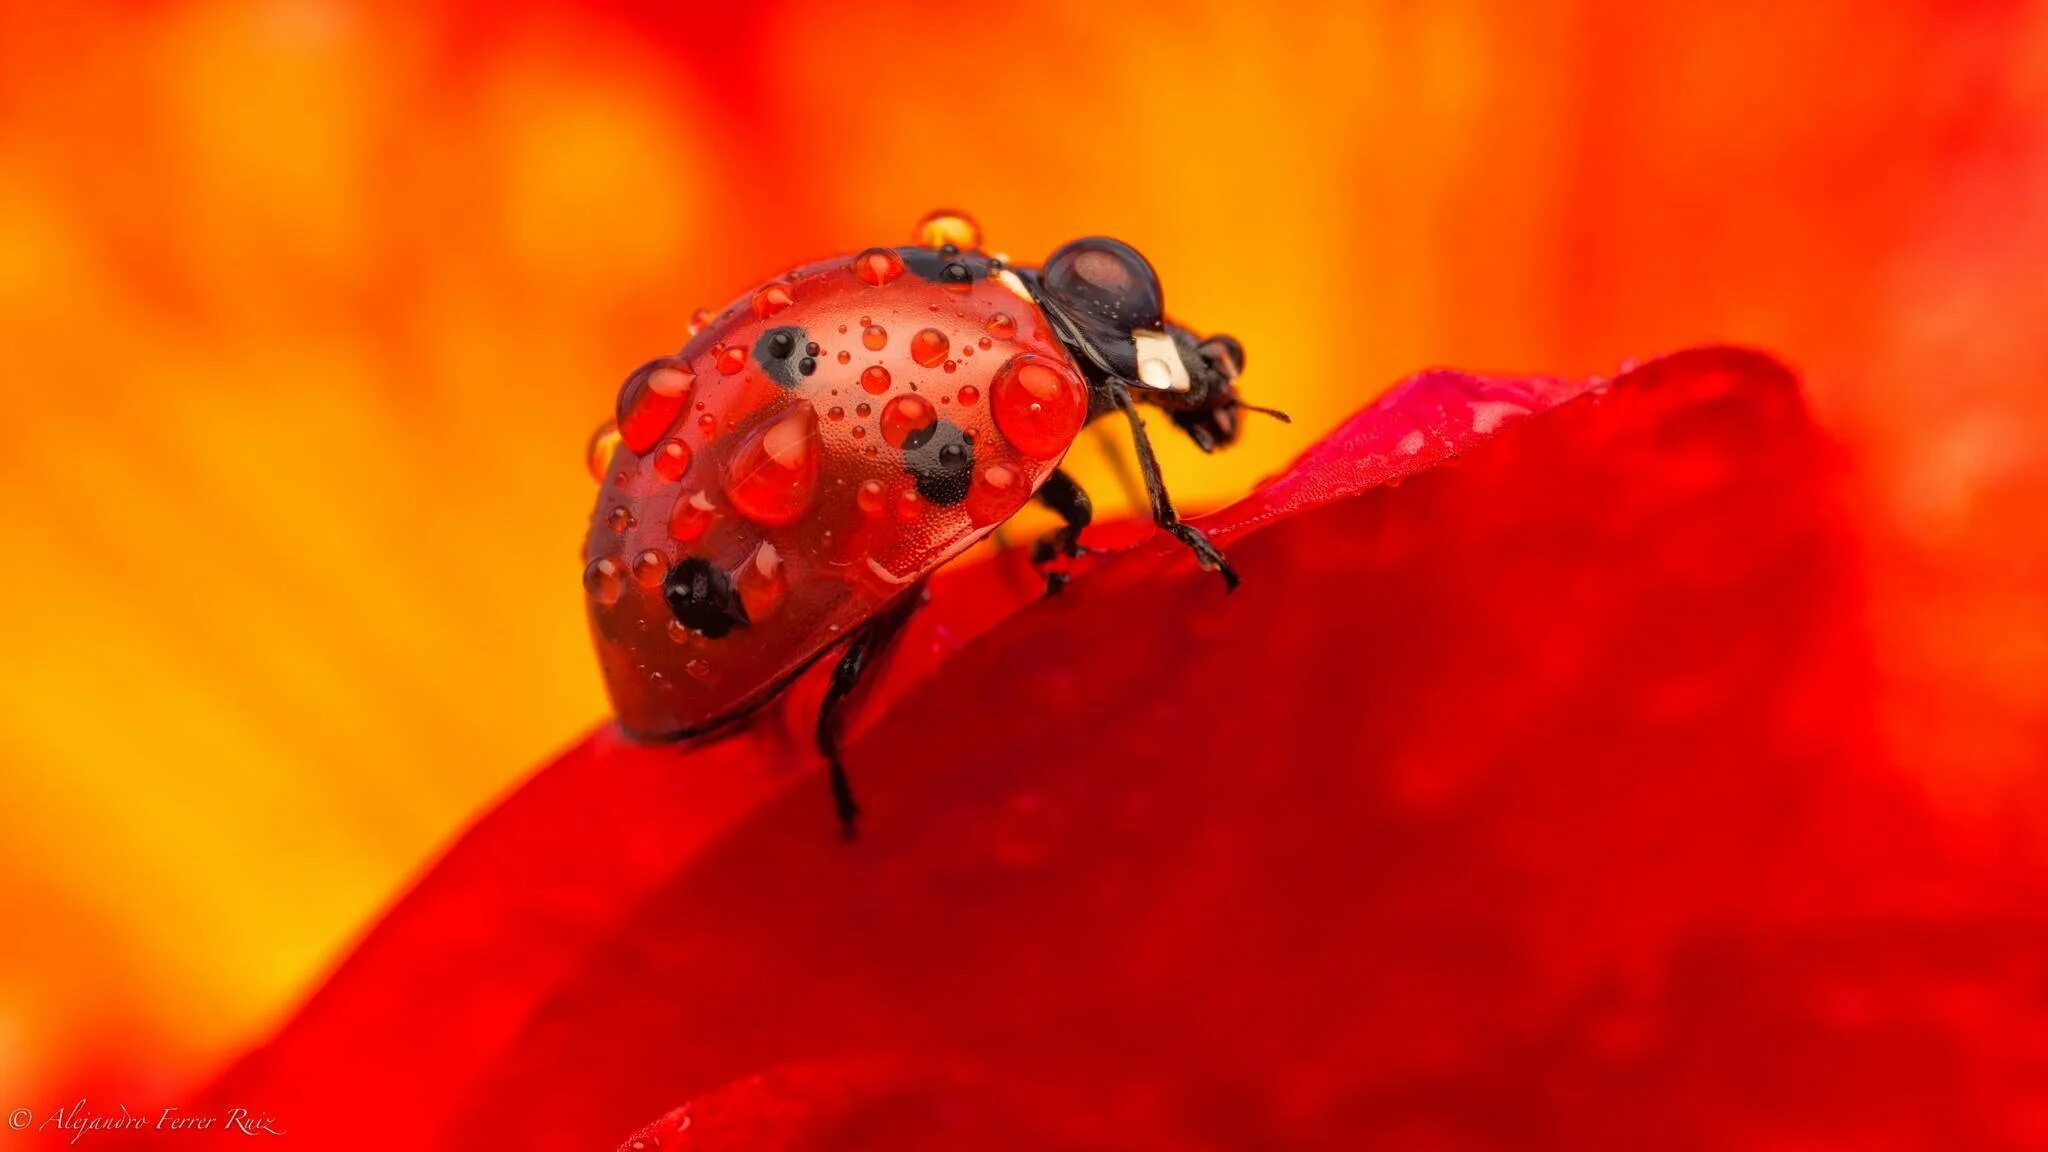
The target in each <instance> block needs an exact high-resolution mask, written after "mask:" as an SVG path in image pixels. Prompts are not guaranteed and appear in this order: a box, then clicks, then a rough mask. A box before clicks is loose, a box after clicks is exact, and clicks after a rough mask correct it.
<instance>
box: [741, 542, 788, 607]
mask: <svg viewBox="0 0 2048 1152" xmlns="http://www.w3.org/2000/svg"><path fill="white" fill-rule="evenodd" d="M739 590H740V603H741V604H742V605H744V606H745V607H746V610H747V619H749V620H752V621H754V622H755V623H759V622H760V621H763V620H766V619H768V618H769V617H770V616H773V615H775V610H776V609H778V608H780V607H782V602H783V600H785V599H787V598H788V596H789V575H788V573H787V572H786V571H784V569H783V564H782V554H781V553H779V552H777V551H776V550H775V545H773V544H770V543H768V542H767V541H765V540H764V541H762V542H761V546H760V547H759V548H756V549H754V555H753V557H752V558H750V559H749V560H748V561H747V563H746V564H745V565H744V566H743V567H741V569H740V579H739Z"/></svg>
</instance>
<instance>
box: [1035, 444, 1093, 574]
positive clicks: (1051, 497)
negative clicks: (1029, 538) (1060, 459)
mask: <svg viewBox="0 0 2048 1152" xmlns="http://www.w3.org/2000/svg"><path fill="white" fill-rule="evenodd" d="M1038 502H1039V503H1040V504H1043V505H1045V506H1046V507H1047V508H1050V509H1052V510H1053V512H1054V513H1056V514H1057V515H1058V516H1059V518H1060V519H1062V520H1064V521H1066V523H1065V524H1064V525H1063V526H1061V527H1058V528H1055V529H1053V530H1052V531H1050V532H1048V533H1046V534H1045V535H1043V536H1041V537H1039V538H1038V541H1037V542H1036V543H1035V544H1033V545H1032V546H1031V563H1032V566H1033V567H1035V568H1037V569H1038V571H1039V574H1040V575H1042V576H1044V577H1045V594H1046V595H1047V596H1055V595H1058V594H1059V591H1060V589H1062V588H1065V587H1066V586H1067V578H1068V576H1069V575H1070V573H1068V572H1066V571H1064V570H1060V569H1054V568H1049V567H1048V565H1050V564H1052V562H1053V561H1055V560H1057V559H1060V558H1061V557H1065V558H1066V559H1068V560H1072V559H1073V558H1074V557H1076V556H1079V555H1081V554H1083V553H1085V552H1086V551H1088V550H1087V549H1086V548H1083V547H1081V530H1082V529H1083V528H1086V527H1088V525H1089V524H1090V523H1091V522H1093V521H1094V519H1095V503H1094V501H1092V500H1090V499H1088V493H1087V492H1086V491H1084V490H1083V489H1082V487H1081V486H1080V485H1079V484H1076V483H1075V482H1074V478H1073V477H1072V476H1069V475H1067V474H1066V473H1065V472H1063V471H1061V470H1059V469H1057V468H1055V469H1053V473H1052V475H1051V476H1048V477H1046V480H1045V483H1044V484H1042V485H1040V486H1039V489H1038Z"/></svg>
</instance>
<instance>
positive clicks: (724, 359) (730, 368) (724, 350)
mask: <svg viewBox="0 0 2048 1152" xmlns="http://www.w3.org/2000/svg"><path fill="white" fill-rule="evenodd" d="M712 355H713V356H715V357H716V358H717V360H718V372H719V374H720V375H722V376H730V375H732V374H733V373H735V372H738V371H739V370H740V369H742V368H745V367H746V366H747V350H746V349H745V348H742V347H740V346H739V345H737V344H731V345H720V346H719V347H717V348H714V349H712Z"/></svg>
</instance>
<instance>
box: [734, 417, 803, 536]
mask: <svg viewBox="0 0 2048 1152" xmlns="http://www.w3.org/2000/svg"><path fill="white" fill-rule="evenodd" d="M823 455H824V453H823V451H822V448H821V446H820V443H819V439H818V413H817V410H816V409H814V408H813V407H811V404H810V402H809V401H798V402H797V403H796V404H794V405H792V406H791V408H790V410H789V412H788V413H787V414H786V415H784V416H783V417H782V418H781V419H780V420H777V421H776V422H775V423H773V424H770V425H768V426H767V427H766V428H763V429H761V430H760V431H759V432H756V433H755V434H754V435H753V436H752V438H750V439H749V440H748V441H747V442H746V444H744V445H742V446H741V447H740V449H739V450H738V451H737V452H735V453H733V457H732V462H731V463H730V464H729V465H727V467H726V473H725V494H726V496H727V498H728V499H730V500H731V501H732V506H733V508H734V509H736V510H737V511H738V512H739V514H740V515H742V516H745V517H746V518H747V519H749V520H752V521H753V522H755V523H756V524H765V525H769V526H771V527H774V526H780V525H785V524H794V523H796V522H797V521H798V520H801V519H802V518H803V516H804V513H806V512H808V511H810V508H811V500H812V498H813V497H815V496H816V495H817V490H818V468H819V464H820V461H821V458H822V457H823Z"/></svg>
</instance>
